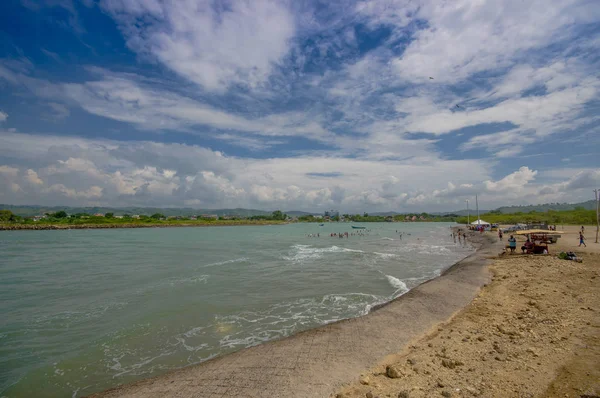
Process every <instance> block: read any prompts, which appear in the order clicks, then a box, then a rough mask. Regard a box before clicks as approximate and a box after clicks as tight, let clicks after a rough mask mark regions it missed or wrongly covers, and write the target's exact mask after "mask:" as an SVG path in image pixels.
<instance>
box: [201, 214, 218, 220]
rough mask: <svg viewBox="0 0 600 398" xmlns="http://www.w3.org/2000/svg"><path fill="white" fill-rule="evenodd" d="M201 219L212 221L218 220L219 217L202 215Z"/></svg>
mask: <svg viewBox="0 0 600 398" xmlns="http://www.w3.org/2000/svg"><path fill="white" fill-rule="evenodd" d="M200 217H202V218H206V219H210V220H218V219H219V216H218V215H216V214H202V215H201V216H200Z"/></svg>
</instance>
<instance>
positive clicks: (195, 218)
mask: <svg viewBox="0 0 600 398" xmlns="http://www.w3.org/2000/svg"><path fill="white" fill-rule="evenodd" d="M197 219H198V217H196V216H191V217H190V220H194V221H195V220H197Z"/></svg>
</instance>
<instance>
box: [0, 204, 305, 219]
mask: <svg viewBox="0 0 600 398" xmlns="http://www.w3.org/2000/svg"><path fill="white" fill-rule="evenodd" d="M0 209H3V210H10V211H12V212H13V213H14V214H16V215H19V216H22V217H30V216H34V215H39V214H44V213H56V212H57V211H61V210H64V211H66V212H67V213H68V214H77V213H87V214H95V213H103V214H105V213H115V215H123V214H130V215H133V214H139V215H147V216H150V215H152V214H155V213H161V214H164V215H165V216H167V217H168V216H191V215H200V214H216V215H218V216H225V215H228V216H238V217H251V216H264V215H268V214H271V212H270V211H264V210H256V209H192V208H187V207H186V208H169V207H167V208H160V207H68V206H18V205H5V204H0ZM300 213H303V212H300Z"/></svg>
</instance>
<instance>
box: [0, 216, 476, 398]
mask: <svg viewBox="0 0 600 398" xmlns="http://www.w3.org/2000/svg"><path fill="white" fill-rule="evenodd" d="M364 225H365V226H367V228H369V230H370V231H368V232H365V231H363V233H364V235H363V236H360V235H355V236H349V238H345V239H339V238H337V237H330V234H331V233H332V232H349V233H359V232H360V231H359V230H352V229H351V227H350V224H340V223H330V224H325V225H324V226H322V227H320V226H319V225H318V224H291V225H279V226H236V227H207V228H193V227H192V228H151V229H107V230H67V231H4V232H0V397H78V396H83V395H87V394H90V393H93V392H96V391H101V390H104V389H106V388H109V387H113V386H116V385H118V384H122V383H128V382H132V381H135V380H138V379H141V378H146V377H149V376H154V375H158V374H161V373H164V372H167V371H169V370H171V369H176V368H180V367H183V366H187V365H191V364H195V363H199V362H202V361H206V360H208V359H210V358H213V357H215V356H217V355H222V354H225V353H228V352H232V351H236V350H239V349H241V348H244V347H248V346H252V345H256V344H260V343H262V342H265V341H268V340H272V339H277V338H281V337H284V336H289V335H291V334H293V333H295V332H298V331H301V330H305V329H308V328H313V327H316V326H319V325H323V324H326V323H329V322H334V321H337V320H340V319H344V318H350V317H357V316H360V315H364V314H367V313H368V312H369V310H370V309H371V308H372V307H373V306H374V305H377V304H380V303H384V302H387V301H389V300H391V299H393V298H395V297H398V296H399V295H402V294H404V293H406V292H407V291H408V290H409V289H411V288H413V287H415V286H417V285H419V284H420V283H422V282H424V281H426V280H428V279H431V278H434V277H435V276H438V275H439V274H440V273H441V271H443V270H444V269H445V268H447V267H449V266H450V265H452V264H453V263H455V262H456V261H458V260H460V259H462V258H464V257H466V256H467V255H468V254H469V253H471V252H472V251H473V248H472V247H470V246H468V245H467V246H463V245H459V244H457V243H454V241H453V240H452V237H451V236H450V229H449V228H450V226H451V224H445V223H368V224H364ZM396 231H398V232H396ZM400 233H402V237H400ZM309 234H320V236H319V237H309V236H308V235H309Z"/></svg>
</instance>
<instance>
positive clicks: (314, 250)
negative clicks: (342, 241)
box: [282, 245, 364, 262]
mask: <svg viewBox="0 0 600 398" xmlns="http://www.w3.org/2000/svg"><path fill="white" fill-rule="evenodd" d="M329 253H364V251H363V250H358V249H350V248H347V247H339V246H330V247H313V246H310V245H293V246H292V247H291V249H290V251H289V253H288V255H287V256H282V258H283V259H284V260H288V261H293V262H303V261H305V260H314V259H319V258H322V257H323V256H324V255H326V254H329Z"/></svg>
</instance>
